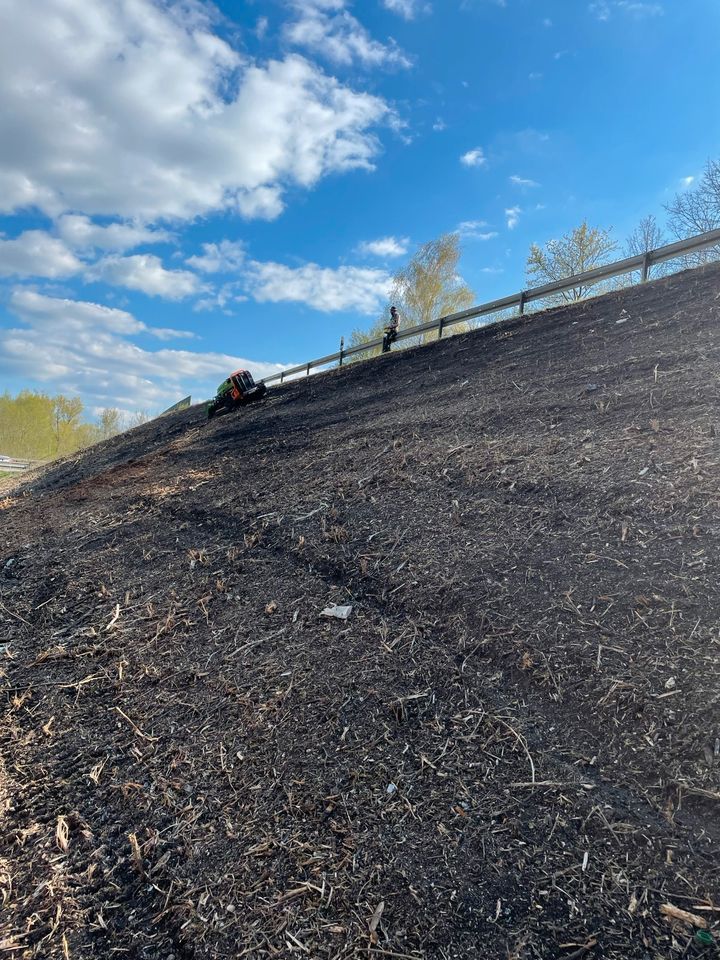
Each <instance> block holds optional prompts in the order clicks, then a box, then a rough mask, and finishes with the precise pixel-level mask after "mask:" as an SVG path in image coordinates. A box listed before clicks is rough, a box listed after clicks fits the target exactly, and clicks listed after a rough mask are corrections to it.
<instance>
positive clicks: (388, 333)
mask: <svg viewBox="0 0 720 960" xmlns="http://www.w3.org/2000/svg"><path fill="white" fill-rule="evenodd" d="M399 323H400V317H399V316H398V312H397V308H396V307H390V323H389V324H388V325H387V326H386V327H385V335H384V336H383V344H382V352H383V353H390V344H392V343H395V341H396V340H397V335H398V324H399Z"/></svg>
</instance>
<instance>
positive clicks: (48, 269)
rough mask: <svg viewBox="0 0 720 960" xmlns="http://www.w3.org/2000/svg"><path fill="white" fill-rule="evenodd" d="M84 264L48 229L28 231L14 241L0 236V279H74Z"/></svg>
mask: <svg viewBox="0 0 720 960" xmlns="http://www.w3.org/2000/svg"><path fill="white" fill-rule="evenodd" d="M81 269H82V263H81V262H80V261H79V260H78V259H77V257H76V256H75V254H74V253H73V252H72V251H71V250H68V248H67V247H66V246H65V244H64V243H63V242H62V240H58V239H57V237H51V236H50V234H49V233H46V232H45V231H44V230H26V231H25V232H24V233H21V234H20V236H19V237H16V238H15V239H13V240H5V239H3V238H2V236H0V277H13V276H15V277H48V278H51V279H54V278H57V277H70V276H72V275H73V274H75V273H78V271H80V270H81Z"/></svg>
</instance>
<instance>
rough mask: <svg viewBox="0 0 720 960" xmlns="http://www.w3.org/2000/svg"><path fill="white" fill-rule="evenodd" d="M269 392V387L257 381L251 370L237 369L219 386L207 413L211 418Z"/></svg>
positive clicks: (251, 401) (258, 398)
mask: <svg viewBox="0 0 720 960" xmlns="http://www.w3.org/2000/svg"><path fill="white" fill-rule="evenodd" d="M266 393H267V387H266V386H265V384H264V383H263V382H262V381H261V382H260V383H255V381H254V379H253V375H252V374H251V373H250V371H249V370H236V371H235V373H231V374H230V376H229V377H228V378H227V380H223V382H222V383H221V384H220V386H219V387H218V391H217V396H216V397H215V399H214V400H211V401H210V403H209V404H208V408H207V415H208V420H211V419H212V418H213V417H214V416H215V414H218V413H225V412H226V411H228V410H235V409H236V408H237V407H244V406H245V405H246V404H248V403H253V402H254V401H255V400H261V399H262V398H263V397H264V396H265V394H266Z"/></svg>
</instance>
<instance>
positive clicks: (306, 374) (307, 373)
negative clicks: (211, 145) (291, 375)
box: [305, 364, 310, 377]
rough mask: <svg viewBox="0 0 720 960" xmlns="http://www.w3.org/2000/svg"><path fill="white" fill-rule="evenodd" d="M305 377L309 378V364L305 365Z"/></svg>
mask: <svg viewBox="0 0 720 960" xmlns="http://www.w3.org/2000/svg"><path fill="white" fill-rule="evenodd" d="M305 376H306V377H309V376H310V364H308V365H307V370H306V371H305Z"/></svg>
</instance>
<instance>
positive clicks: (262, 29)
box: [255, 17, 270, 40]
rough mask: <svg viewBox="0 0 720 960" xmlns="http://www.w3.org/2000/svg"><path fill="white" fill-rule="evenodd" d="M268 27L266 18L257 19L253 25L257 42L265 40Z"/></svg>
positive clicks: (268, 23)
mask: <svg viewBox="0 0 720 960" xmlns="http://www.w3.org/2000/svg"><path fill="white" fill-rule="evenodd" d="M269 26H270V21H269V20H268V18H267V17H258V19H257V22H256V24H255V36H256V37H257V38H258V40H263V39H264V38H265V34H266V33H267V31H268V27H269Z"/></svg>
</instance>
